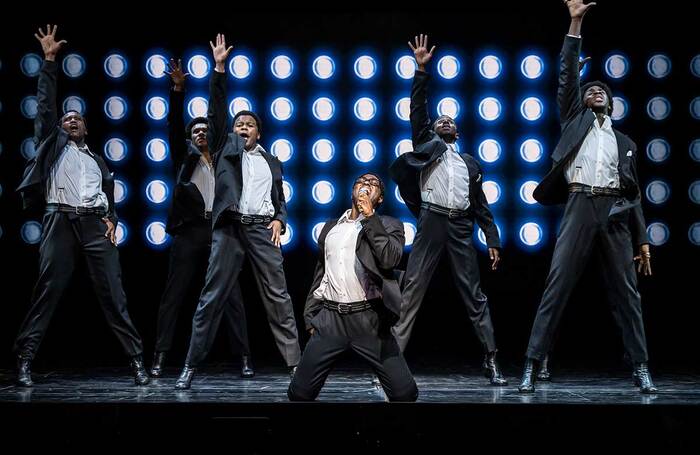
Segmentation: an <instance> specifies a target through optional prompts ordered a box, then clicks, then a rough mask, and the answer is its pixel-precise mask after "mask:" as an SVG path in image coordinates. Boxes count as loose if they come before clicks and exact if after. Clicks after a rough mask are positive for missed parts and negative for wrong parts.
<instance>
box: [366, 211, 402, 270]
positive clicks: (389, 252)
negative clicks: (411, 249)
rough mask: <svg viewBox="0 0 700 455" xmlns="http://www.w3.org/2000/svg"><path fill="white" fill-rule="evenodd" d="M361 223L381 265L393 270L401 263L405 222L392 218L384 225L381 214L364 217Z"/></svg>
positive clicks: (373, 252)
mask: <svg viewBox="0 0 700 455" xmlns="http://www.w3.org/2000/svg"><path fill="white" fill-rule="evenodd" d="M361 223H362V228H363V230H364V232H365V235H366V236H367V239H368V240H369V244H370V247H371V249H372V254H373V255H374V258H375V259H376V260H377V264H378V265H379V267H380V268H382V269H385V270H392V269H393V268H394V267H396V266H397V265H399V262H401V256H402V255H403V247H404V242H405V237H404V231H403V224H402V223H401V222H400V221H399V220H395V219H391V222H390V223H387V224H389V226H387V227H384V224H383V223H382V221H381V219H380V217H379V215H374V216H371V217H369V218H367V219H364V220H362V221H361Z"/></svg>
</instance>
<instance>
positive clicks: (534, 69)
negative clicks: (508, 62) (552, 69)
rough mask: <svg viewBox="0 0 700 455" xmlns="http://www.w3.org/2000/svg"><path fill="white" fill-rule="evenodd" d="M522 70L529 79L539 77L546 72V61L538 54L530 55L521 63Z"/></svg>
mask: <svg viewBox="0 0 700 455" xmlns="http://www.w3.org/2000/svg"><path fill="white" fill-rule="evenodd" d="M520 72H521V73H523V76H525V77H526V78H528V79H537V78H538V77H540V76H542V74H543V73H544V61H543V60H542V59H541V58H540V57H538V56H537V55H528V56H527V57H525V58H524V59H523V61H522V62H521V63H520Z"/></svg>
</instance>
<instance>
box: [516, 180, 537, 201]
mask: <svg viewBox="0 0 700 455" xmlns="http://www.w3.org/2000/svg"><path fill="white" fill-rule="evenodd" d="M535 188H537V182H535V181H534V180H528V181H527V182H525V183H523V184H522V185H520V199H522V201H523V202H524V203H526V204H530V205H532V204H534V203H536V202H537V201H536V200H535V197H534V196H533V195H532V193H534V192H535Z"/></svg>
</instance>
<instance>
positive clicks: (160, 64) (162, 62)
mask: <svg viewBox="0 0 700 455" xmlns="http://www.w3.org/2000/svg"><path fill="white" fill-rule="evenodd" d="M167 68H168V60H167V59H166V58H165V57H163V56H162V55H160V54H155V55H151V56H150V57H148V60H146V73H147V74H148V75H149V76H150V77H152V78H154V79H160V78H161V77H163V76H165V70H166V69H167Z"/></svg>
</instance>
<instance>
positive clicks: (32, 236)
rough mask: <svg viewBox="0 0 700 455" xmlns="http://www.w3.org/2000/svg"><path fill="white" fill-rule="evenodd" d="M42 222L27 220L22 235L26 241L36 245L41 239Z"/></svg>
mask: <svg viewBox="0 0 700 455" xmlns="http://www.w3.org/2000/svg"><path fill="white" fill-rule="evenodd" d="M41 231H42V228H41V224H39V223H38V222H36V221H27V222H26V223H24V224H23V225H22V228H21V230H20V235H21V236H22V240H24V243H28V244H29V245H35V244H37V243H39V241H40V240H41Z"/></svg>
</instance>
